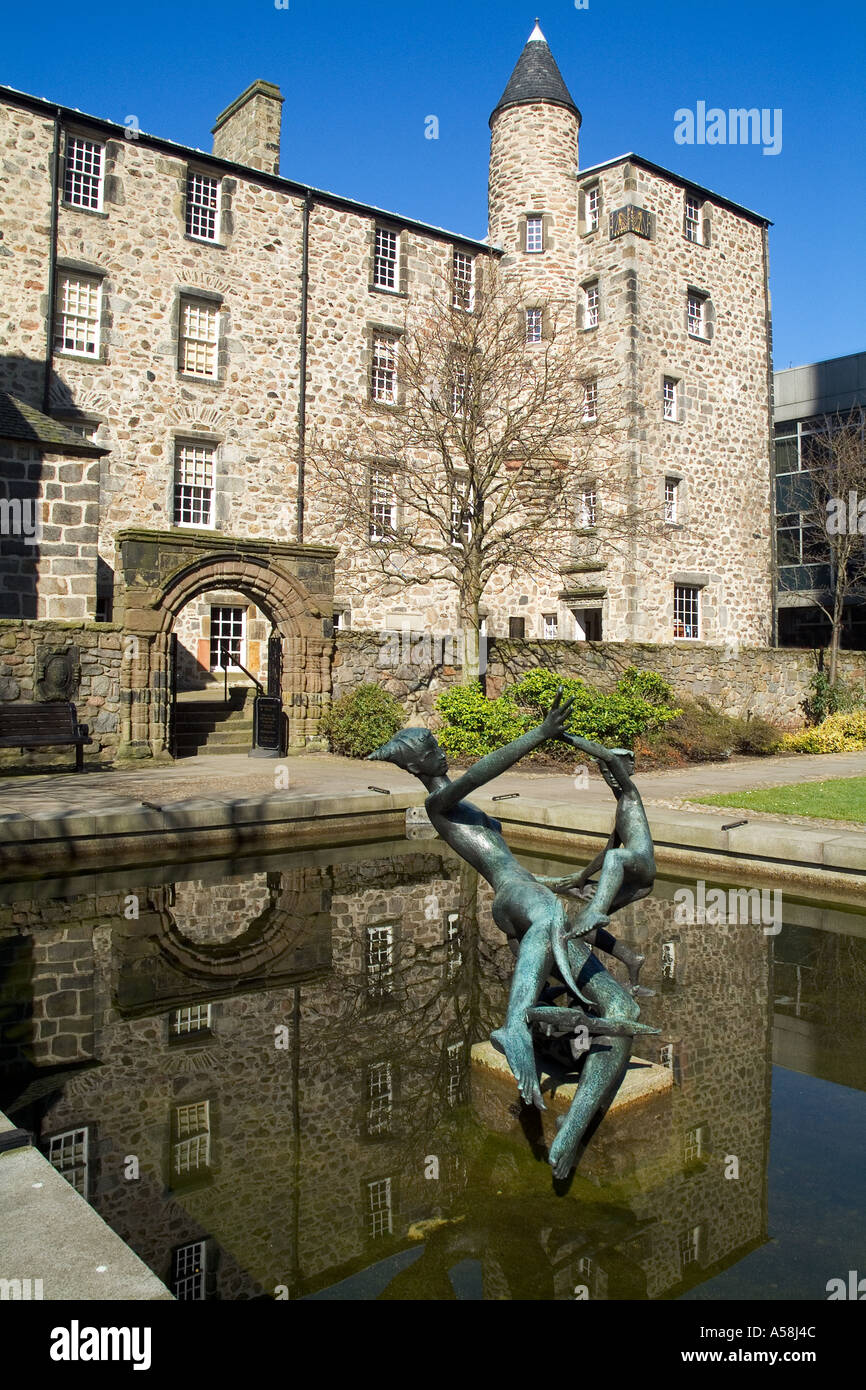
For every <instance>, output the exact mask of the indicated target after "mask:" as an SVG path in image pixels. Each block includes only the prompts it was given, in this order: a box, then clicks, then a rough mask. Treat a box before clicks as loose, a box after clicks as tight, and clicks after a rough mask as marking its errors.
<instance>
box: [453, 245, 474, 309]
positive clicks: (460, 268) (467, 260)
mask: <svg viewBox="0 0 866 1390" xmlns="http://www.w3.org/2000/svg"><path fill="white" fill-rule="evenodd" d="M453 281H454V284H453V295H452V299H451V303H452V304H453V306H454V308H455V309H465V310H466V312H467V313H471V312H472V310H473V309H474V308H475V257H474V256H469V255H467V254H466V252H465V251H455V252H454V258H453Z"/></svg>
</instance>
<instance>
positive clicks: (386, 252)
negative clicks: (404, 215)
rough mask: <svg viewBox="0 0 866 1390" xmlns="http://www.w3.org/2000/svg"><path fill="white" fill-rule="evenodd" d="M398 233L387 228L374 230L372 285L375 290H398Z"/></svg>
mask: <svg viewBox="0 0 866 1390" xmlns="http://www.w3.org/2000/svg"><path fill="white" fill-rule="evenodd" d="M399 260H400V233H399V232H392V231H389V229H388V228H387V227H377V228H376V248H375V252H374V255H373V284H374V285H375V286H376V289H377V290H396V289H398V288H399V284H400V281H399Z"/></svg>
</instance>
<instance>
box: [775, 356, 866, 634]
mask: <svg viewBox="0 0 866 1390" xmlns="http://www.w3.org/2000/svg"><path fill="white" fill-rule="evenodd" d="M774 384H775V404H774V412H773V416H774V424H775V455H776V465H775V466H776V481H775V507H776V518H775V522H776V566H777V586H776V588H777V593H776V603H777V618H778V641H779V645H780V646H783V647H823V646H825V645H826V644H827V642H828V641H829V637H830V624H829V622H828V619H827V617H826V615H825V614H824V613H823V612H822V610H821V608H820V606H819V604H820V603H823V604H824V605H825V606H828V607H831V606H832V594H833V587H834V584H835V574H834V567H833V564H832V556H831V553H830V546H829V542H828V538H827V533H826V530H824V528H823V527H821V526H820V525H819V524H818V523H819V517H818V516H817V515H816V512H815V509H814V501H813V495H812V488H811V485H810V476H809V474H810V467H811V466H812V464H813V462H814V460H815V459H816V458H817V456H818V455H819V452H820V445H819V440H820V439H821V437H822V435H824V433H825V431H826V428H827V417H837V416H838V417H841V418H843V419H844V418H846V417H847V416H848V415H849V413H850V411H851V410H852V409H855V408H857V407H859V408H860V411H861V419H862V420H863V421H864V423H866V352H858V353H852V354H851V355H850V356H849V357H834V358H831V359H830V360H829V361H827V362H812V363H810V364H808V365H807V366H804V367H790V368H788V369H787V370H786V371H781V372H776V373H775V374H774ZM864 472H866V463H864ZM864 495H866V489H864ZM863 544H864V557H866V536H864V541H863ZM842 646H843V647H848V648H850V649H853V650H863V649H866V598H861V599H859V600H858V599H857V598H854V597H852V598H851V599H850V600H849V601H848V602H847V604H846V614H845V624H844V629H843V632H842Z"/></svg>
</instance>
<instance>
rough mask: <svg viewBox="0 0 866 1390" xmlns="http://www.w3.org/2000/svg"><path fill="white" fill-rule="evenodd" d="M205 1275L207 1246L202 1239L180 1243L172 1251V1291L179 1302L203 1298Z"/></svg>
mask: <svg viewBox="0 0 866 1390" xmlns="http://www.w3.org/2000/svg"><path fill="white" fill-rule="evenodd" d="M206 1275H207V1246H206V1244H205V1242H204V1241H203V1240H197V1241H194V1242H193V1243H192V1244H190V1245H182V1246H181V1247H180V1249H179V1250H176V1251H175V1252H174V1274H173V1277H172V1281H171V1282H172V1293H173V1294H174V1296H175V1298H176V1299H178V1300H179V1301H181V1302H190V1301H192V1300H196V1301H199V1300H203V1299H204V1298H205V1276H206Z"/></svg>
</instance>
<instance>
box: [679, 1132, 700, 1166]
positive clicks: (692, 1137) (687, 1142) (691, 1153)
mask: <svg viewBox="0 0 866 1390" xmlns="http://www.w3.org/2000/svg"><path fill="white" fill-rule="evenodd" d="M704 1133H705V1131H704V1127H703V1126H702V1125H698V1126H697V1127H696V1128H695V1129H687V1130H686V1132H685V1135H684V1137H683V1159H684V1161H685V1163H686V1164H687V1165H688V1164H689V1163H697V1161H698V1159H699V1158H703V1155H704Z"/></svg>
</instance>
